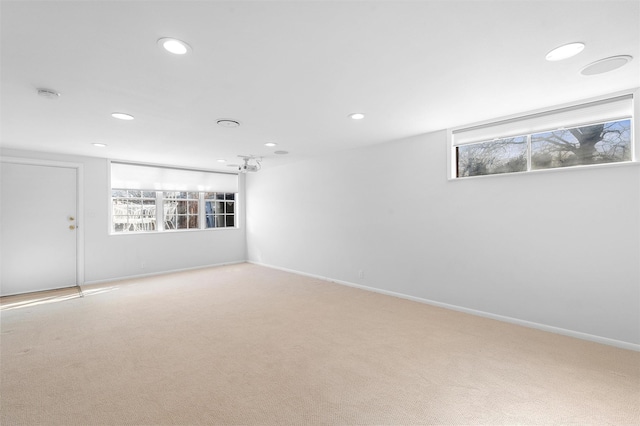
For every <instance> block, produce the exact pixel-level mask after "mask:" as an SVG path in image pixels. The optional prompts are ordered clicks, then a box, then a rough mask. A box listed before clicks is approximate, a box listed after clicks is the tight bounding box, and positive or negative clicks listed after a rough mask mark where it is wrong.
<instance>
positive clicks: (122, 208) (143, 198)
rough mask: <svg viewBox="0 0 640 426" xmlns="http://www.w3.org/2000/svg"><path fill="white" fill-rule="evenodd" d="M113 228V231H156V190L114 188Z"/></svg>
mask: <svg viewBox="0 0 640 426" xmlns="http://www.w3.org/2000/svg"><path fill="white" fill-rule="evenodd" d="M111 196H112V203H111V204H112V207H111V217H112V230H113V232H144V231H155V230H156V229H157V227H156V216H155V215H156V212H155V197H156V193H155V191H139V190H127V189H113V190H112V192H111Z"/></svg>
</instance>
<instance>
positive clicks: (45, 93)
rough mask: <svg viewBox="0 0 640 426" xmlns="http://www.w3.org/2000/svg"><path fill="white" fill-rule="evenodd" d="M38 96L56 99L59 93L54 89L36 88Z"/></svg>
mask: <svg viewBox="0 0 640 426" xmlns="http://www.w3.org/2000/svg"><path fill="white" fill-rule="evenodd" d="M38 96H42V97H43V98H47V99H58V98H59V97H60V93H58V92H56V91H55V90H51V89H43V88H40V89H38Z"/></svg>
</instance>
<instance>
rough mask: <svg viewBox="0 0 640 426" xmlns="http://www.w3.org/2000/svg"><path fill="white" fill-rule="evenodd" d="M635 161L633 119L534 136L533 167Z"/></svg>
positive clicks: (542, 167)
mask: <svg viewBox="0 0 640 426" xmlns="http://www.w3.org/2000/svg"><path fill="white" fill-rule="evenodd" d="M630 160H631V120H620V121H611V122H608V123H601V124H593V125H589V126H583V127H575V128H573V129H559V130H554V131H551V132H543V133H537V134H534V135H532V136H531V168H532V169H535V170H539V169H551V168H557V167H569V166H581V165H588V164H604V163H615V162H620V161H630Z"/></svg>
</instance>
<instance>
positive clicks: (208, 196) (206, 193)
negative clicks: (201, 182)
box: [204, 192, 216, 200]
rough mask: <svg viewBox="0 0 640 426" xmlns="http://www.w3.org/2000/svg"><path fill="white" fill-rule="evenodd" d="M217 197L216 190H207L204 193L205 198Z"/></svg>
mask: <svg viewBox="0 0 640 426" xmlns="http://www.w3.org/2000/svg"><path fill="white" fill-rule="evenodd" d="M215 197H216V193H215V192H205V193H204V198H205V200H213V199H214V198H215Z"/></svg>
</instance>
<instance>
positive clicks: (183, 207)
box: [176, 201, 187, 214]
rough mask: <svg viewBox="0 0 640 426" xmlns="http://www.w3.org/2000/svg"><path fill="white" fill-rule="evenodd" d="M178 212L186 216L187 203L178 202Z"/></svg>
mask: <svg viewBox="0 0 640 426" xmlns="http://www.w3.org/2000/svg"><path fill="white" fill-rule="evenodd" d="M176 211H177V213H178V214H186V213H187V201H178V202H177V203H176Z"/></svg>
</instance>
